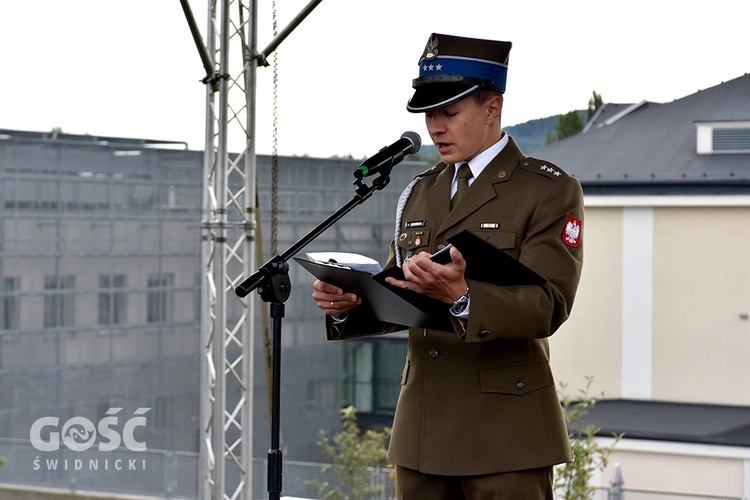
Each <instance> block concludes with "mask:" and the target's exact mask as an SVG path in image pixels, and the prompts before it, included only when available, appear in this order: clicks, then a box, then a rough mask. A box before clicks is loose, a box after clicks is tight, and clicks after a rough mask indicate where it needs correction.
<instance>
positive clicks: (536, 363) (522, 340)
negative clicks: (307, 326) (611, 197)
mask: <svg viewBox="0 0 750 500" xmlns="http://www.w3.org/2000/svg"><path fill="white" fill-rule="evenodd" d="M453 171H454V167H453V165H445V164H442V163H440V164H438V165H436V166H435V167H433V168H432V169H430V170H428V171H427V172H425V173H423V174H420V176H422V178H421V180H420V181H419V182H418V183H417V184H416V185H415V186H414V188H413V191H412V193H411V196H410V198H409V201H408V203H407V204H406V207H405V209H404V215H403V219H402V221H401V228H402V230H401V235H400V237H398V238H397V239H396V241H395V242H394V244H393V245H392V246H391V252H390V256H389V259H388V262H387V264H386V266H385V267H389V266H392V265H395V259H394V251H395V248H396V247H395V246H397V247H398V248H399V251H401V252H402V255H403V256H404V257H408V256H409V255H411V254H414V253H417V252H422V251H427V252H431V253H432V252H435V251H436V250H437V249H438V246H439V245H444V244H445V243H446V240H447V239H448V238H450V237H451V236H453V235H455V234H458V233H460V232H461V231H463V230H464V229H469V230H470V231H472V232H474V233H475V234H477V235H479V236H481V237H483V238H485V239H487V240H488V241H490V242H491V243H493V244H494V245H495V246H497V247H499V248H501V249H503V250H504V251H506V252H508V253H509V254H510V255H512V256H513V257H515V258H517V259H519V260H520V261H521V262H522V263H524V264H525V265H527V266H528V267H530V268H531V269H533V270H534V271H536V272H537V273H538V274H540V275H541V276H543V277H544V278H546V279H547V283H545V284H544V285H543V286H507V287H501V286H496V285H491V284H489V283H486V282H482V281H474V280H469V288H470V290H471V303H470V314H469V318H468V320H467V321H458V320H457V319H455V318H454V319H453V325H454V328H455V331H453V332H444V331H438V330H425V329H422V328H414V327H412V328H410V329H409V349H408V356H407V359H406V365H405V367H404V370H403V374H402V377H401V393H400V395H399V399H398V404H397V408H396V415H395V418H394V422H393V434H392V438H391V443H390V447H389V451H388V458H389V460H390V461H391V462H393V463H395V464H397V465H400V466H403V467H408V468H411V469H415V470H419V471H422V472H424V473H428V474H440V475H476V474H489V473H498V472H507V471H513V470H525V469H533V468H538V467H545V466H549V465H553V464H556V463H562V462H565V461H570V459H571V455H570V446H569V442H568V438H567V431H566V427H565V421H564V417H563V414H562V411H561V407H560V403H559V400H558V396H557V387H556V384H555V381H554V379H553V376H552V372H551V370H550V365H549V359H550V358H549V346H548V341H547V338H548V337H549V336H550V335H552V334H553V333H554V332H555V331H556V330H557V329H558V328H559V326H560V325H561V324H562V323H563V322H564V321H565V320H566V319H567V318H568V315H569V313H570V310H571V306H572V304H573V298H574V296H575V292H576V288H577V286H578V281H579V277H580V272H581V265H582V257H583V246H582V239H581V238H582V232H581V231H582V228H581V225H582V221H583V194H582V191H581V187H580V184H579V183H578V181H577V180H576V179H575V178H573V177H571V176H569V175H568V174H566V173H565V172H563V171H562V170H561V169H560V168H559V167H557V166H555V165H553V164H551V163H549V162H544V161H541V160H538V159H534V158H529V157H526V156H524V154H523V153H522V152H521V150H520V149H519V148H518V146H517V145H516V143H515V141H513V140H512V139H511V140H510V142H509V143H508V144H507V145H506V146H505V148H503V150H502V151H501V152H500V153H499V154H498V155H497V156H496V157H495V158H494V159H493V160H492V161H491V162H490V163H489V164H488V165H487V167H486V168H485V169H484V170H483V171H482V173H481V174H480V175H479V176H478V177H477V178H476V179H475V181H474V182H473V183H472V185H471V187H470V188H469V190H468V191H467V193H466V195H465V196H464V198H463V199H462V200H461V202H459V204H458V205H457V206H456V207H455V209H454V210H453V211H450V209H449V196H450V195H449V193H450V185H451V181H452V176H453ZM404 234H405V235H406V236H403V235H404ZM394 245H395V246H394ZM326 324H327V333H328V338H329V339H331V340H344V339H351V338H356V337H361V336H369V335H377V334H382V333H388V332H392V331H396V330H399V329H402V328H403V327H400V326H399V325H393V324H388V323H383V322H380V321H378V320H377V319H375V318H374V317H373V316H372V314H371V313H369V312H368V309H367V308H366V307H361V306H360V307H357V308H355V309H353V310H352V311H350V313H349V315H348V317H347V319H346V321H344V322H343V323H340V324H334V323H333V321H332V320H331V318H327V321H326Z"/></svg>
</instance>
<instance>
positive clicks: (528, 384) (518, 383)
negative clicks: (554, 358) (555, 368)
mask: <svg viewBox="0 0 750 500" xmlns="http://www.w3.org/2000/svg"><path fill="white" fill-rule="evenodd" d="M554 383H555V380H554V378H553V376H552V369H551V368H550V366H549V363H546V362H545V363H533V364H527V365H513V366H499V367H493V368H481V369H480V370H479V384H480V390H481V391H482V392H486V393H497V394H510V395H517V396H522V395H524V394H528V393H530V392H532V391H537V390H539V389H542V388H544V387H549V386H551V385H554Z"/></svg>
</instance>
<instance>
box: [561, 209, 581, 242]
mask: <svg viewBox="0 0 750 500" xmlns="http://www.w3.org/2000/svg"><path fill="white" fill-rule="evenodd" d="M581 225H582V223H581V221H580V220H578V219H576V218H575V217H573V216H572V215H568V218H567V219H566V220H565V226H564V227H563V232H562V241H563V243H565V244H566V245H568V246H569V247H573V248H578V245H580V244H581Z"/></svg>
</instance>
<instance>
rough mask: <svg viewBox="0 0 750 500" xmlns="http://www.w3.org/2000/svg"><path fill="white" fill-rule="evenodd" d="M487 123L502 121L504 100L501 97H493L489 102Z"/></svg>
mask: <svg viewBox="0 0 750 500" xmlns="http://www.w3.org/2000/svg"><path fill="white" fill-rule="evenodd" d="M486 109H487V121H488V122H495V121H498V120H500V115H502V113H503V98H502V97H500V96H499V95H494V96H492V97H491V98H490V99H489V100H488V101H487V107H486Z"/></svg>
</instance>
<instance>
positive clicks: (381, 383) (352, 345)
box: [344, 339, 407, 415]
mask: <svg viewBox="0 0 750 500" xmlns="http://www.w3.org/2000/svg"><path fill="white" fill-rule="evenodd" d="M406 351H407V345H406V339H358V340H357V341H355V342H347V343H346V344H345V354H344V359H345V373H346V378H345V388H344V399H345V401H344V405H352V406H354V407H355V408H356V409H357V412H358V413H364V414H366V413H370V414H381V415H393V413H394V411H395V409H396V401H397V400H398V393H399V390H400V389H401V372H402V370H403V368H404V360H405V359H406Z"/></svg>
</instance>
